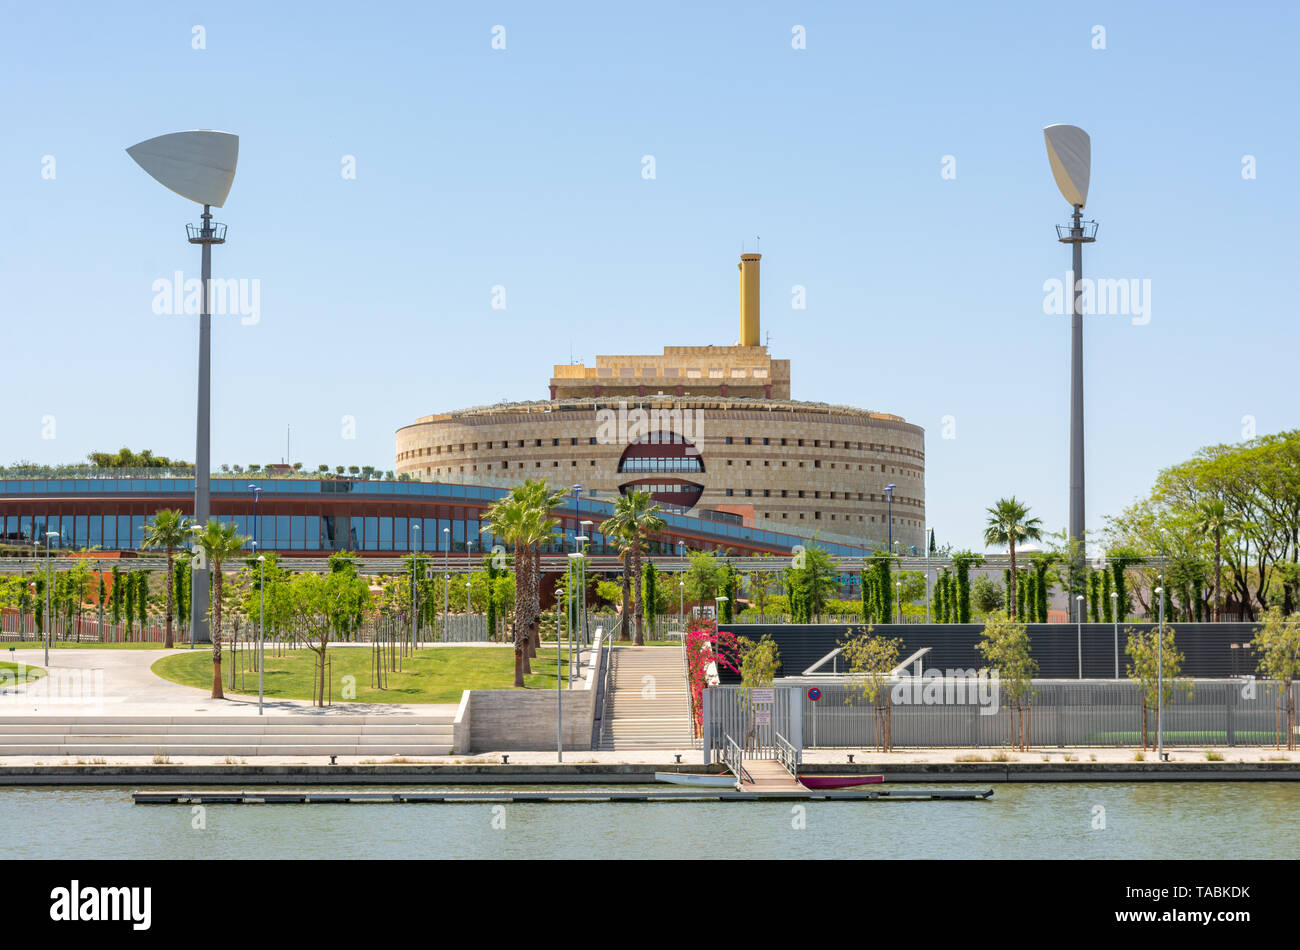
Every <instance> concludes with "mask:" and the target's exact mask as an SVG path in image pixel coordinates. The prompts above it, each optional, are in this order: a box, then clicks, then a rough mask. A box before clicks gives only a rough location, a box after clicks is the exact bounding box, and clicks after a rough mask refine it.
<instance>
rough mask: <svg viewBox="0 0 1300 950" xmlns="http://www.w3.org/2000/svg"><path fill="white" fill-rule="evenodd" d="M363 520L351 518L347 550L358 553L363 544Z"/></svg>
mask: <svg viewBox="0 0 1300 950" xmlns="http://www.w3.org/2000/svg"><path fill="white" fill-rule="evenodd" d="M364 522H365V519H364V518H360V517H357V518H353V519H352V523H351V525H349V526H348V549H349V550H351V551H358V550H360V549H361V545H362V544H363V543H365V536H366V534H365V527H364Z"/></svg>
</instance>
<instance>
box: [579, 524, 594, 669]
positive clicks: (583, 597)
mask: <svg viewBox="0 0 1300 950" xmlns="http://www.w3.org/2000/svg"><path fill="white" fill-rule="evenodd" d="M578 526H579V527H580V528H582V547H581V548H580V549H579V550H581V551H582V577H581V590H582V593H581V594H580V595H579V597H578V604H579V608H578V609H579V615H580V616H581V618H582V630H581V637H580V639H581V643H582V645H583V646H586V645H587V641H588V636H587V634H588V630H587V548H588V547H589V546H590V545H591V539H592V534H591V529H592V528H593V527H595V522H593V521H580V522H578Z"/></svg>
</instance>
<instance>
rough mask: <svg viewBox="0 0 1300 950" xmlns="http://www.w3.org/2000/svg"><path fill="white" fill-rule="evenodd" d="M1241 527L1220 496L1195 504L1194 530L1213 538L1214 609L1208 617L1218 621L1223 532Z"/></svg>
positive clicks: (1239, 520)
mask: <svg viewBox="0 0 1300 950" xmlns="http://www.w3.org/2000/svg"><path fill="white" fill-rule="evenodd" d="M1239 527H1241V519H1240V518H1238V517H1237V516H1236V515H1233V514H1230V513H1229V512H1228V507H1227V505H1225V504H1224V503H1223V499H1221V498H1206V499H1203V500H1202V501H1201V503H1200V504H1199V505H1197V506H1196V530H1197V531H1199V532H1201V534H1208V535H1210V536H1211V537H1213V538H1214V610H1213V612H1212V613H1211V615H1210V617H1211V619H1212V620H1213V621H1214V622H1215V623H1218V621H1219V583H1220V578H1221V575H1222V572H1223V558H1222V553H1223V533H1224V532H1225V531H1234V530H1236V529H1237V528H1239ZM1202 616H1204V615H1202Z"/></svg>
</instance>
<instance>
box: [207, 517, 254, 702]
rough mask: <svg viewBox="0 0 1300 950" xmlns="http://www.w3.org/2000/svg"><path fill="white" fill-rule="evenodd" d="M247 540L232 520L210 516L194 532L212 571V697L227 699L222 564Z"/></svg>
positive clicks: (233, 555) (234, 554) (236, 553)
mask: <svg viewBox="0 0 1300 950" xmlns="http://www.w3.org/2000/svg"><path fill="white" fill-rule="evenodd" d="M247 542H248V538H246V537H243V536H242V535H240V534H238V533H237V532H236V531H235V526H234V524H233V523H231V522H226V523H224V524H223V523H221V522H219V521H217V519H216V518H211V519H209V520H208V524H207V527H205V528H204V529H203V530H202V531H195V532H194V547H195V548H196V549H197V550H198V551H200V552H202V554H203V557H204V558H205V559H206V560H207V562H208V569H209V570H210V571H211V572H212V698H213V699H224V698H225V694H224V693H223V692H222V690H221V581H222V576H221V565H222V564H223V563H224V562H225V561H226V560H227V559H228V558H232V557H235V556H237V555H238V554H239V552H240V550H241V549H242V548H243V547H244V545H245V544H246V543H247Z"/></svg>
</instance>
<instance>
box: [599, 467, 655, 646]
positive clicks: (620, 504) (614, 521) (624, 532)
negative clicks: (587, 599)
mask: <svg viewBox="0 0 1300 950" xmlns="http://www.w3.org/2000/svg"><path fill="white" fill-rule="evenodd" d="M662 510H663V509H662V508H660V507H659V506H658V505H657V504H655V503H654V501H653V500H652V499H651V497H650V493H649V492H644V491H633V492H628V493H627V494H626V495H623V496H622V497H620V498H619V499H618V501H616V502H614V514H613V516H612V517H611V518H610V519H609V520H608V521H606V522H605V523H604V524H602V525H601V527H600V530H601V531H602V532H604V533H605V534H610V533H611V529H612V533H613V534H614V536H615V537H617V538H619V539H620V549H621V548H622V542H623V541H624V540H626V542H627V545H628V548H629V551H628V555H630V556H625V557H624V560H623V589H624V592H625V593H624V595H623V597H624V602H625V603H626V600H627V594H626V590H627V577H628V574H631V576H632V583H633V585H635V591H636V596H635V603H634V604H633V608H632V609H633V611H634V613H635V615H636V639H635V640H634V641H633V645H634V646H645V616H644V612H643V611H642V610H641V551H642V549H643V547H644V545H645V541H646V535H649V534H653V533H655V532H656V531H662V530H663V529H664V527H665V526H666V524H667V522H665V521H664V519H663V518H661V517H659V512H660V511H662ZM629 561H630V563H629ZM626 616H627V615H626V613H624V617H625V618H626ZM623 622H624V624H626V623H627V620H626V619H624V621H623Z"/></svg>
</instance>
